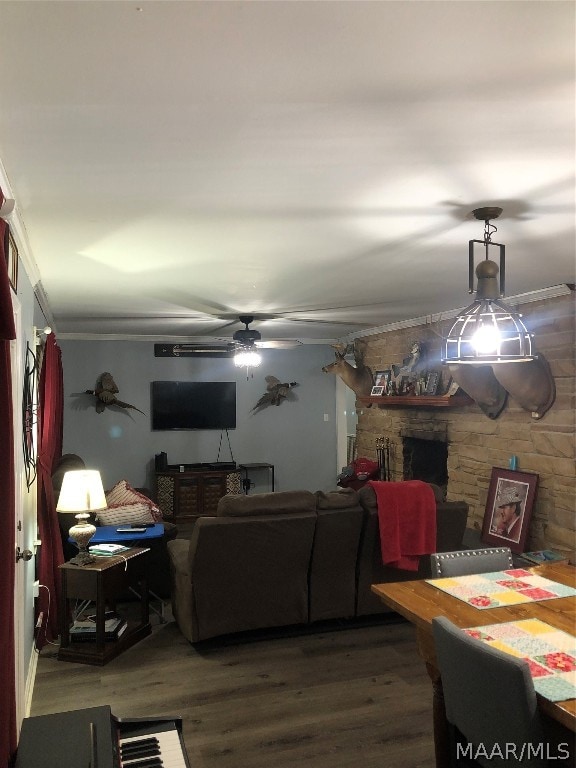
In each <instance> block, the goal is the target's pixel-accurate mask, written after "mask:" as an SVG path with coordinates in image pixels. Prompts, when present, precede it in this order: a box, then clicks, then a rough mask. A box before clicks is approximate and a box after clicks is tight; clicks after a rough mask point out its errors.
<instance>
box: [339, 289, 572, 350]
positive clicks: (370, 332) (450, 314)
mask: <svg viewBox="0 0 576 768" xmlns="http://www.w3.org/2000/svg"><path fill="white" fill-rule="evenodd" d="M573 292H574V284H573V283H560V285H552V286H550V287H549V288H540V289H538V290H537V291H529V292H528V293H519V294H517V295H516V296H507V297H506V303H507V304H508V305H509V306H512V307H516V306H519V305H521V304H529V303H531V302H533V301H544V300H545V299H555V298H557V297H558V296H567V295H568V294H570V293H573ZM462 309H463V307H460V308H458V309H449V310H447V311H446V312H437V313H436V314H434V315H422V316H421V317H414V318H411V319H410V320H399V321H398V322H396V323H388V324H387V325H379V326H378V327H375V328H368V329H365V330H363V331H355V332H354V333H351V334H350V335H349V336H346V337H345V340H346V341H353V340H354V339H360V338H365V337H366V336H378V335H379V334H381V333H389V332H390V331H399V330H402V329H404V328H414V327H416V326H418V325H431V324H432V323H439V322H442V321H443V320H450V319H452V318H454V317H457V316H458V315H459V314H460V313H461V312H462Z"/></svg>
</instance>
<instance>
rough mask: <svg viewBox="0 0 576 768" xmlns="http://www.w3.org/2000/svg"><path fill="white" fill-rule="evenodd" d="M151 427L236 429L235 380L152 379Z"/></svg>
mask: <svg viewBox="0 0 576 768" xmlns="http://www.w3.org/2000/svg"><path fill="white" fill-rule="evenodd" d="M151 410H152V429H153V430H171V429H235V428H236V382H235V381H153V382H152V409H151Z"/></svg>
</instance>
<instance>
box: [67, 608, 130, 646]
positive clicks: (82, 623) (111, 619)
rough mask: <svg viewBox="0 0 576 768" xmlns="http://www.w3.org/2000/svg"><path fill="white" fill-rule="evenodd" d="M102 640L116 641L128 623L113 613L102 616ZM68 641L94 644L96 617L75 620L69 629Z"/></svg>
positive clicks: (109, 612)
mask: <svg viewBox="0 0 576 768" xmlns="http://www.w3.org/2000/svg"><path fill="white" fill-rule="evenodd" d="M104 619H105V621H104V638H105V640H106V641H107V642H108V641H110V640H118V638H119V637H120V636H121V635H123V634H124V632H125V631H126V628H127V627H128V622H127V621H126V619H124V618H122V616H118V614H117V613H114V611H108V612H107V613H106V614H105V616H104ZM70 639H71V640H74V641H89V642H90V641H91V642H96V616H95V615H93V616H87V617H86V618H83V619H82V618H80V619H76V621H75V622H74V623H73V624H72V626H71V627H70Z"/></svg>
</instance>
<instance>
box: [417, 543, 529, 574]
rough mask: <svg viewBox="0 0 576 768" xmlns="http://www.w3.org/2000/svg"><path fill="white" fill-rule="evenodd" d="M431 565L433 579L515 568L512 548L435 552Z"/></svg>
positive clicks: (431, 557)
mask: <svg viewBox="0 0 576 768" xmlns="http://www.w3.org/2000/svg"><path fill="white" fill-rule="evenodd" d="M430 565H431V571H432V578H433V579H441V578H444V577H446V576H464V575H466V574H469V573H489V572H490V571H506V570H508V569H510V568H514V562H513V560H512V552H511V550H510V547H487V548H485V549H462V550H459V551H457V552H434V553H433V554H432V555H430Z"/></svg>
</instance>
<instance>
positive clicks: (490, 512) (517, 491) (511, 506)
mask: <svg viewBox="0 0 576 768" xmlns="http://www.w3.org/2000/svg"><path fill="white" fill-rule="evenodd" d="M537 488H538V475H536V474H533V473H532V472H516V471H515V470H510V469H502V468H501V467H492V475H491V478H490V486H489V488H488V499H487V501H486V510H485V512H484V521H483V525H482V541H483V542H484V543H486V544H491V545H492V546H497V547H498V546H500V547H510V549H511V550H512V552H515V553H517V554H519V553H521V552H523V551H524V544H525V542H526V537H527V535H528V530H529V526H530V520H531V517H532V508H533V506H534V499H535V497H536V490H537Z"/></svg>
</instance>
